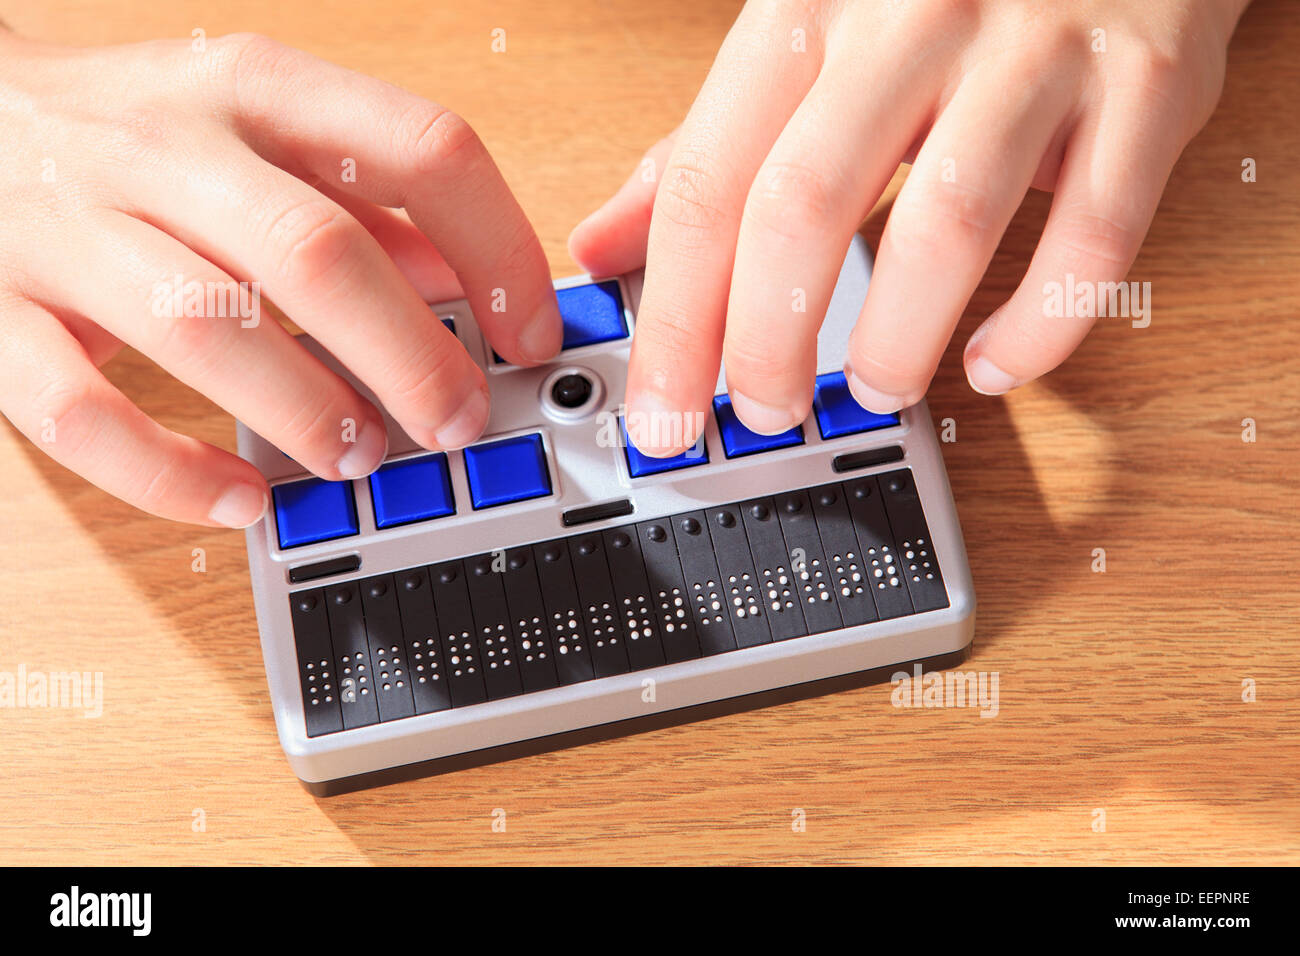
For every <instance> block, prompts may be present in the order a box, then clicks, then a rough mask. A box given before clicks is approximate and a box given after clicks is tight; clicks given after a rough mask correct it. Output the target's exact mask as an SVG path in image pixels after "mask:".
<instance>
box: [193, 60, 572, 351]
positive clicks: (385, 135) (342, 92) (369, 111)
mask: <svg viewBox="0 0 1300 956" xmlns="http://www.w3.org/2000/svg"><path fill="white" fill-rule="evenodd" d="M220 42H221V43H225V44H226V47H225V48H226V49H227V50H228V52H227V53H226V54H225V57H226V59H225V62H224V63H223V65H222V66H221V69H220V70H219V71H218V75H219V76H220V77H221V78H222V81H221V89H222V94H221V98H222V100H223V105H224V106H225V108H226V110H227V111H228V113H229V114H230V115H231V116H232V118H233V120H234V122H235V124H236V126H237V127H238V128H239V131H240V134H241V136H242V137H243V138H244V140H245V141H246V142H247V143H248V144H249V145H250V146H252V147H253V149H255V150H257V151H258V152H259V153H260V154H261V155H262V156H263V157H264V158H266V159H267V160H269V161H270V162H273V163H275V164H276V165H277V166H280V167H281V168H283V169H286V170H288V171H289V172H292V173H294V174H295V175H300V176H303V177H304V178H307V179H309V180H310V179H312V178H318V179H319V180H320V181H322V182H325V183H328V184H329V185H330V186H331V187H333V188H336V189H340V190H343V191H345V192H348V193H352V194H354V195H357V196H360V197H361V198H363V199H366V200H369V201H370V202H374V203H378V204H379V205H382V206H392V207H398V206H400V207H404V208H405V209H406V210H407V212H408V213H409V214H410V216H411V220H412V221H413V222H414V223H415V224H416V225H417V226H418V227H419V228H420V230H421V231H422V232H423V233H424V234H425V235H427V236H428V237H429V238H430V239H431V240H432V241H433V243H434V245H435V246H437V248H438V251H439V252H441V253H442V255H443V257H444V258H445V259H446V261H447V263H448V264H449V265H450V266H451V268H452V269H453V270H454V271H455V273H456V275H457V277H458V278H459V279H460V284H461V286H462V288H464V290H465V296H466V299H467V300H468V301H469V304H470V308H471V310H472V311H473V313H474V317H475V319H476V320H477V321H478V324H479V326H480V328H482V329H483V332H484V334H485V335H486V336H487V338H488V340H489V341H490V342H491V343H492V345H493V346H494V347H495V348H496V350H497V352H499V353H500V354H501V355H502V356H503V357H505V358H506V359H507V360H508V361H510V362H513V363H515V364H520V365H535V364H537V363H538V362H543V361H545V360H547V359H549V358H551V357H552V356H553V355H555V354H556V353H557V352H558V351H559V349H560V342H561V338H562V330H561V324H560V314H559V309H558V307H557V305H556V301H555V293H554V291H553V289H552V287H551V273H550V267H549V266H548V265H547V263H546V256H545V255H544V254H543V252H542V245H541V242H540V241H539V240H538V238H537V234H536V233H535V232H534V231H533V227H532V225H531V224H530V223H529V222H528V219H527V217H526V216H525V215H524V212H523V209H521V208H520V206H519V203H518V201H517V200H516V199H515V197H514V194H513V193H512V192H511V191H510V187H509V186H507V185H506V182H505V179H504V177H502V175H501V171H500V170H499V169H498V168H497V166H496V164H495V163H494V162H493V161H492V158H491V156H489V155H488V152H487V149H486V147H485V146H484V145H483V142H482V140H480V139H479V138H478V136H477V134H475V132H474V131H473V129H471V128H470V126H469V124H468V123H466V122H465V120H463V119H461V118H460V117H459V116H457V115H456V114H455V113H453V112H452V111H451V110H449V109H447V108H446V107H443V106H439V105H438V104H436V103H433V102H430V101H429V100H426V99H424V98H422V97H419V96H416V95H415V94H413V93H409V92H407V91H406V90H402V89H400V88H398V87H396V86H393V85H392V84H390V83H385V82H383V81H382V80H378V79H375V78H373V77H369V76H365V75H362V74H359V73H354V72H352V71H351V70H347V69H344V68H343V67H340V66H336V65H334V64H332V63H328V62H326V61H324V60H320V59H318V58H316V57H314V56H311V55H310V54H307V53H303V52H302V51H300V50H295V49H292V48H290V47H286V46H283V45H281V44H279V43H276V42H274V41H271V40H268V39H266V38H265V37H260V36H235V37H229V38H223V40H222V41H220Z"/></svg>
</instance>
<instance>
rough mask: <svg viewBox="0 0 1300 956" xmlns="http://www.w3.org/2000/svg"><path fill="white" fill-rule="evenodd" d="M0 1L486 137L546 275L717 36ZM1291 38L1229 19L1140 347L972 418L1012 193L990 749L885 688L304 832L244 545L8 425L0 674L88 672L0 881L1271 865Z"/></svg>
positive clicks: (985, 561)
mask: <svg viewBox="0 0 1300 956" xmlns="http://www.w3.org/2000/svg"><path fill="white" fill-rule="evenodd" d="M0 6H3V7H5V9H4V11H3V13H2V15H3V16H4V17H5V19H7V20H9V21H10V22H11V23H12V24H13V25H14V26H15V27H16V28H17V29H19V30H21V31H24V32H27V33H30V34H32V35H35V36H40V37H43V38H47V39H52V40H61V41H68V42H77V43H86V44H99V43H116V42H126V41H132V40H139V39H146V38H153V37H159V36H178V37H183V36H188V35H189V34H190V31H191V30H192V29H194V28H195V27H202V28H204V29H205V30H207V31H208V33H209V35H213V36H215V35H217V34H220V33H223V32H229V31H234V30H256V31H259V32H264V33H268V34H271V35H273V36H275V37H277V38H278V39H280V40H282V41H284V42H286V43H290V44H293V45H296V46H300V47H303V48H306V49H308V50H310V51H312V52H314V53H316V54H319V55H320V56H323V57H326V58H329V59H332V60H335V61H337V62H340V63H342V64H344V65H346V66H349V67H353V68H356V69H360V70H365V71H367V72H370V73H374V74H377V75H379V76H381V77H383V78H385V79H388V80H391V81H393V82H396V83H399V84H402V85H404V86H406V87H409V88H411V89H413V90H416V91H418V92H420V93H422V94H425V95H428V96H430V97H433V98H437V99H439V100H440V101H442V102H444V103H446V104H448V105H450V106H452V107H453V108H455V109H457V110H458V111H460V112H461V113H463V114H464V115H465V116H466V117H467V118H468V119H469V120H470V121H471V122H472V123H473V124H474V125H475V126H476V128H477V129H478V130H479V131H480V132H481V134H482V135H483V137H484V139H485V140H486V141H487V143H488V145H489V147H490V148H491V149H492V150H493V152H494V154H495V155H496V157H497V159H498V161H499V162H500V164H501V166H502V168H503V169H504V171H505V174H506V177H507V179H508V180H509V182H510V183H511V185H512V186H513V187H514V188H515V189H516V190H517V192H518V194H519V196H520V199H521V202H522V203H523V206H524V208H525V209H526V210H527V212H528V213H529V215H530V216H531V217H532V219H533V221H534V222H535V223H536V226H537V229H538V232H539V233H540V234H541V236H542V239H543V242H544V244H545V247H546V251H547V254H548V256H549V257H550V260H551V262H552V264H553V266H554V269H555V273H556V275H564V274H568V273H570V272H572V271H575V270H574V267H573V264H572V262H571V261H570V259H569V257H568V255H567V253H566V251H565V245H564V242H565V237H566V236H567V234H568V230H569V229H570V228H571V227H572V225H573V224H574V223H576V222H577V221H578V220H579V219H580V218H582V217H583V216H584V215H585V214H586V213H587V212H588V211H590V210H591V209H592V208H594V207H595V205H596V204H597V203H598V202H599V201H601V200H602V199H603V198H604V197H605V196H606V195H607V194H609V193H610V192H611V191H612V190H613V189H615V188H616V187H617V185H618V184H619V183H621V182H622V180H623V178H624V177H625V176H626V175H627V174H628V173H629V172H630V171H631V170H632V169H633V168H635V164H636V161H637V159H638V157H639V156H640V153H641V151H642V149H644V148H645V147H646V146H648V145H649V144H650V143H652V142H653V141H654V140H655V139H657V138H658V137H660V136H662V135H663V134H664V133H666V132H667V131H668V130H670V129H671V128H672V127H673V126H674V125H675V123H676V122H677V121H678V119H679V118H680V116H681V115H682V114H683V113H684V111H685V110H686V108H687V107H688V106H689V104H690V102H691V99H692V98H693V95H694V93H695V91H696V89H697V87H698V84H699V82H700V81H701V79H702V78H703V76H704V74H705V72H706V71H707V69H708V65H709V63H710V60H711V57H712V54H713V52H714V50H715V49H716V47H717V44H718V43H719V41H720V40H721V38H722V36H723V35H724V33H725V31H726V29H727V26H728V24H729V22H730V20H731V18H732V16H733V15H734V12H735V9H736V8H737V4H735V3H714V2H700V0H670V2H661V3H653V4H647V3H640V2H628V0H618V2H604V3H597V2H594V0H562V2H556V3H551V4H534V3H527V2H522V0H520V2H512V3H475V4H463V3H454V4H453V3H446V4H438V3H431V2H428V0H386V2H382V3H374V4H361V3H355V2H352V0H348V2H334V0H312V2H310V3H307V2H298V0H292V2H284V3H277V4H267V3H264V2H261V0H256V2H254V0H205V2H195V0H182V2H171V3H167V4H155V3H148V2H142V0H137V2H128V0H121V2H114V3H109V2H89V0H82V2H76V0H46V2H44V3H42V4H40V5H39V6H37V5H21V4H3V5H0ZM1288 6H1289V4H1288V3H1287V2H1286V0H1260V2H1257V3H1256V4H1255V5H1254V6H1253V7H1252V8H1251V9H1250V10H1248V11H1247V13H1246V15H1245V18H1244V20H1243V23H1242V25H1241V27H1240V29H1239V31H1238V34H1237V36H1236V38H1235V39H1234V41H1233V45H1232V50H1231V57H1230V65H1229V70H1228V78H1227V86H1226V89H1225V92H1224V95H1223V99H1222V102H1221V104H1220V106H1219V108H1218V111H1217V112H1216V114H1215V116H1214V118H1213V119H1212V120H1211V122H1210V124H1209V126H1208V127H1207V128H1206V130H1205V131H1204V132H1203V133H1202V134H1201V135H1200V136H1199V137H1198V138H1197V139H1196V140H1195V141H1194V142H1193V143H1192V144H1191V146H1190V147H1189V148H1188V150H1187V152H1186V153H1185V155H1184V156H1183V158H1182V160H1181V162H1180V163H1179V164H1178V167H1177V169H1176V170H1175V171H1174V174H1173V177H1172V179H1171V181H1170V183H1169V187H1168V191H1167V192H1166V194H1165V197H1164V200H1163V202H1162V204H1161V207H1160V212H1159V215H1158V217H1157V219H1156V222H1155V225H1154V226H1153V228H1152V230H1151V233H1150V236H1149V237H1148V239H1147V242H1146V245H1145V247H1144V249H1143V252H1142V254H1141V257H1140V259H1139V260H1138V262H1137V264H1136V265H1135V266H1134V269H1133V272H1132V275H1131V278H1134V279H1137V280H1149V281H1150V282H1151V283H1152V286H1153V296H1154V314H1153V321H1152V324H1151V326H1150V328H1147V329H1141V330H1139V329H1133V328H1131V327H1130V326H1129V325H1128V323H1127V322H1124V321H1116V320H1106V321H1103V322H1101V323H1100V324H1099V326H1098V327H1097V329H1096V330H1095V331H1094V332H1093V334H1092V335H1091V337H1090V338H1089V339H1088V340H1087V342H1086V343H1085V344H1084V345H1083V347H1082V348H1081V349H1080V350H1079V352H1078V353H1077V354H1076V355H1075V356H1074V357H1073V358H1072V359H1071V360H1070V361H1069V362H1068V363H1067V364H1066V365H1065V366H1063V367H1062V368H1061V369H1059V370H1058V371H1057V372H1055V373H1053V374H1052V375H1050V376H1048V377H1047V378H1046V379H1044V380H1043V381H1041V382H1038V383H1035V384H1033V385H1030V386H1029V387H1026V388H1024V389H1022V390H1020V391H1018V392H1016V393H1014V394H1013V395H1011V396H1009V397H1007V398H1006V399H987V398H982V397H980V396H978V395H975V394H974V393H972V392H971V391H970V389H969V388H968V387H967V385H966V382H965V378H964V376H963V374H962V370H961V362H960V358H961V350H960V347H961V344H962V343H964V341H965V339H966V337H967V336H968V335H969V334H970V332H971V331H972V330H973V329H974V327H975V325H976V324H977V323H978V322H979V320H980V319H981V318H982V317H983V316H985V315H987V314H988V313H989V312H990V311H991V310H992V309H993V308H995V307H996V306H997V305H998V304H999V303H1000V302H1001V301H1003V300H1004V298H1005V297H1006V296H1007V295H1009V294H1010V292H1011V291H1012V289H1013V288H1014V287H1015V285H1016V283H1017V282H1018V281H1019V278H1020V276H1021V275H1022V274H1023V272H1024V269H1025V266H1026V264H1027V262H1028V257H1029V255H1030V253H1031V251H1032V249H1033V246H1034V243H1035V240H1036V237H1037V234H1038V232H1039V229H1040V228H1041V225H1042V223H1043V221H1044V218H1045V216H1046V210H1047V203H1048V199H1047V197H1045V196H1042V195H1034V196H1031V197H1030V198H1029V199H1028V200H1027V201H1026V202H1025V204H1024V207H1023V208H1022V210H1021V211H1020V213H1019V215H1018V216H1017V217H1016V219H1015V222H1014V224H1013V225H1012V227H1011V229H1010V231H1009V233H1008V235H1007V237H1006V239H1005V240H1004V242H1003V243H1002V246H1001V249H1000V251H999V252H998V254H997V256H996V258H995V260H994V262H993V265H992V267H991V269H990V271H989V274H988V276H987V277H986V279H985V281H984V283H983V285H982V286H981V288H980V290H979V292H978V293H977V294H976V296H975V298H974V300H973V301H972V303H971V305H970V308H969V310H968V313H967V316H966V318H965V319H964V321H963V324H962V328H961V330H960V331H959V333H958V337H957V339H956V340H955V341H956V344H955V345H954V346H953V347H951V348H950V349H949V351H948V354H947V355H946V357H945V359H944V362H943V365H942V367H941V369H940V371H939V374H938V377H937V378H936V380H935V383H934V386H933V389H932V391H931V398H930V401H931V408H932V411H933V413H934V417H935V419H936V421H938V420H941V419H945V418H951V419H953V420H954V421H955V423H956V428H957V441H956V442H955V443H953V444H949V445H946V446H945V454H946V457H947V462H948V469H949V474H950V476H951V479H952V484H953V490H954V494H955V496H956V499H957V503H958V508H959V511H960V514H961V518H962V524H963V527H964V530H965V534H966V539H967V543H968V545H969V551H970V560H971V565H972V567H973V569H974V576H975V584H976V590H977V593H978V595H979V600H980V609H979V621H978V628H977V634H976V645H975V652H974V655H973V658H972V660H971V662H970V663H969V664H968V667H969V668H972V669H979V670H985V671H997V672H998V673H999V675H1000V690H1001V707H1000V713H999V714H998V716H997V717H996V718H994V719H981V718H980V717H979V715H978V712H977V711H974V710H960V709H947V710H903V709H896V708H894V707H892V706H891V704H890V692H889V688H888V687H876V688H869V689H864V690H860V691H854V692H849V693H842V694H837V695H834V696H830V697H825V698H821V699H818V700H813V701H807V702H803V703H798V704H791V705H786V706H782V707H777V708H773V709H770V710H764V711H758V712H754V713H750V714H745V715H739V716H735V717H730V718H725V719H720V720H714V721H709V722H707V723H702V724H696V725H691V726H687V727H680V728H675V729H672V730H665V731H662V732H657V733H651V734H646V735H643V736H638V737H633V738H628V739H623V740H619V741H612V742H607V743H602V744H597V745H593V746H588V747H584V748H580V749H576V750H570V751H566V752H562V753H555V754H548V755H544V756H539V757H533V758H529V759H525V760H519V761H515V762H512V763H508V764H503V765H498V766H493V767H486V768H482V769H478V770H472V771H466V772H462V773H458V774H454V775H451V776H444V777H440V778H434V779H430V780H425V781H419V782H416V783H410V784H402V785H399V786H394V787H389V788H385V789H383V790H379V791H371V792H366V793H360V794H354V795H350V796H344V797H339V798H334V799H331V800H328V801H317V800H315V799H313V798H312V797H310V796H309V795H308V794H306V793H305V792H304V791H303V790H302V789H301V788H300V787H299V785H298V784H297V782H296V781H295V779H294V777H293V775H292V774H291V773H290V771H289V769H288V767H287V765H286V764H285V761H284V760H283V758H282V755H281V753H280V750H279V746H278V743H277V741H276V735H275V728H274V726H273V723H272V719H271V712H270V706H269V703H268V700H267V690H266V682H265V678H264V675H263V673H262V667H261V660H260V653H259V649H258V644H257V632H256V624H255V620H254V615H253V607H252V600H251V596H250V592H249V584H248V572H247V567H246V563H245V555H244V545H243V538H242V536H241V535H240V534H239V533H236V532H218V531H209V530H203V529H195V528H189V527H181V526H175V525H169V524H166V523H164V522H162V521H159V520H155V519H152V518H149V517H147V516H145V515H143V514H138V513H136V512H134V511H132V510H131V509H130V508H128V507H126V506H125V505H123V504H120V503H118V502H117V501H115V500H112V499H110V498H108V497H107V496H105V495H104V494H102V493H100V492H99V491H98V490H96V489H94V488H92V487H90V486H89V485H87V484H86V483H85V482H83V481H82V480H81V479H79V478H77V477H75V476H73V475H71V474H69V473H66V472H64V471H62V470H60V469H59V468H58V467H57V466H55V465H54V464H53V463H52V462H50V461H49V460H48V459H46V458H45V457H44V456H43V455H42V454H41V453H40V452H39V451H37V450H35V449H34V448H32V447H31V446H29V445H28V444H27V443H26V442H25V440H24V439H22V437H21V436H19V435H18V434H17V433H16V432H15V431H14V430H13V429H11V428H9V427H8V426H7V425H4V426H0V528H3V535H4V540H3V542H2V543H0V670H5V669H13V668H15V667H16V666H17V665H18V664H19V663H24V664H26V665H27V666H28V667H29V668H32V669H43V670H66V669H70V668H76V669H79V670H87V671H102V672H103V673H104V675H105V691H104V693H105V704H104V714H103V716H102V717H101V718H99V719H85V718H83V717H81V716H80V715H78V714H77V713H75V712H67V711H54V710H46V711H36V710H0V759H2V760H3V768H4V769H3V773H0V863H20V862H21V863H45V864H50V863H60V864H62V863H118V864H122V863H199V864H203V863H260V862H303V863H395V862H427V863H523V862H545V863H564V864H568V863H590V862H604V863H611V862H621V863H629V864H647V863H663V862H679V863H681V862H690V863H703V862H719V863H721V862H727V863H757V862H814V861H816V862H871V863H919V862H947V863H960V862H969V863H1046V862H1078V863H1090V864H1102V863H1126V864H1127V863H1292V864H1294V863H1297V862H1300V783H1298V782H1297V778H1300V757H1298V755H1297V744H1296V734H1297V731H1298V730H1300V677H1298V676H1297V672H1298V671H1300V652H1298V651H1297V647H1296V636H1297V618H1298V612H1300V594H1298V591H1300V589H1298V588H1297V585H1296V579H1295V575H1296V569H1297V566H1300V543H1297V535H1296V518H1297V513H1296V512H1297V505H1296V497H1297V494H1296V493H1297V478H1296V472H1297V466H1300V454H1298V452H1300V428H1298V427H1297V421H1298V416H1300V370H1298V369H1300V366H1298V361H1297V354H1298V353H1300V321H1298V319H1297V312H1298V311H1300V288H1298V284H1300V283H1298V280H1297V276H1300V210H1298V208H1297V198H1298V197H1300V168H1298V167H1297V161H1296V157H1297V156H1300V132H1298V131H1297V127H1296V123H1295V115H1296V110H1295V99H1296V95H1297V90H1300V82H1298V81H1300V61H1297V60H1296V58H1295V56H1294V50H1295V49H1296V47H1297V46H1300V22H1297V20H1296V18H1295V17H1294V10H1288V9H1287V8H1288ZM493 27H504V28H505V29H506V30H507V37H508V51H507V52H506V53H505V54H493V53H491V52H490V50H489V34H490V30H491V29H492V28H493ZM1247 156H1249V157H1253V158H1254V159H1256V160H1257V162H1258V170H1259V177H1258V182H1256V183H1254V184H1245V183H1243V182H1242V181H1241V178H1240V166H1241V160H1242V158H1243V157H1247ZM895 185H896V184H895ZM880 222H881V216H880V215H879V214H877V215H876V216H874V217H873V220H872V222H871V223H870V224H869V226H868V229H867V232H868V235H869V236H870V237H871V239H872V241H873V243H874V241H875V239H876V238H878V236H879V231H880ZM108 371H109V374H110V377H111V378H112V379H113V380H114V381H115V382H117V383H118V384H119V385H121V387H123V388H124V389H125V390H126V391H127V392H128V393H129V394H130V395H132V396H133V397H134V398H136V399H137V400H138V401H139V402H140V404H141V405H142V406H143V407H144V408H145V409H146V410H147V411H148V412H149V413H150V414H152V415H154V416H156V417H157V418H158V419H160V420H161V421H162V422H163V423H164V424H166V425H168V426H169V427H172V428H175V429H177V430H179V431H182V432H187V433H189V434H192V435H196V436H198V437H200V438H203V439H205V440H207V441H211V442H214V443H216V444H218V445H221V446H223V447H227V448H232V449H233V447H234V427H233V424H232V422H231V421H230V420H229V418H228V417H227V416H225V415H224V414H223V413H221V412H220V411H219V410H218V409H216V408H215V407H214V406H213V405H211V404H210V403H209V402H208V401H206V400H205V399H203V398H201V397H199V396H196V395H194V394H193V393H191V392H189V391H188V390H187V389H185V388H184V387H182V386H180V385H178V384H177V383H175V382H174V381H171V380H169V379H168V378H167V377H166V376H165V375H163V374H162V373H161V372H159V370H158V369H157V368H155V367H154V366H153V365H152V364H151V363H150V362H148V361H147V360H145V359H143V358H141V357H140V356H138V355H135V354H131V353H128V354H124V355H123V356H120V357H119V358H118V359H116V360H115V361H114V362H113V363H111V365H110V366H109V367H108ZM0 374H2V373H0ZM1247 417H1250V418H1253V419H1255V420H1256V422H1257V423H1258V441H1257V442H1256V443H1254V444H1247V443H1244V442H1243V441H1242V437H1241V431H1242V424H1241V423H1242V420H1243V419H1244V418H1247ZM194 548H203V549H205V551H206V556H207V571H206V573H202V574H197V573H193V572H192V571H191V560H192V559H191V553H192V549H194ZM1094 548H1105V550H1106V556H1107V571H1106V573H1104V574H1098V573H1093V572H1092V571H1091V564H1092V552H1093V549H1094ZM1246 678H1252V679H1254V680H1255V681H1256V682H1257V688H1258V699H1257V700H1256V701H1255V702H1254V703H1243V702H1242V699H1241V686H1242V681H1243V679H1246ZM496 808H502V809H505V810H506V811H507V814H508V816H507V821H508V825H507V829H506V832H504V833H494V832H492V830H491V826H490V824H491V820H492V816H491V814H492V811H493V810H494V809H496ZM796 808H801V809H803V810H804V811H805V812H806V814H807V830H806V832H802V833H796V832H792V827H791V814H792V811H793V810H794V809H796ZM1096 808H1104V809H1105V811H1106V814H1107V827H1106V832H1104V833H1097V832H1093V829H1092V822H1093V810H1094V809H1096ZM196 809H201V810H202V811H203V812H204V814H205V818H206V830H205V831H204V832H194V830H193V828H192V826H191V821H192V819H193V813H194V811H195V810H196Z"/></svg>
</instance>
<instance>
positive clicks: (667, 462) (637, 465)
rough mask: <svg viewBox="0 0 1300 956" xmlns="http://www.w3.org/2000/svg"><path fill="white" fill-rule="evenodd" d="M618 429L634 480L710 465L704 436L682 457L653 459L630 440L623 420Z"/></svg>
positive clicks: (619, 421) (628, 470) (628, 467)
mask: <svg viewBox="0 0 1300 956" xmlns="http://www.w3.org/2000/svg"><path fill="white" fill-rule="evenodd" d="M618 428H619V433H620V434H621V435H622V438H623V453H624V454H625V455H627V473H628V474H629V475H631V476H632V477H633V478H645V477H646V476H647V475H658V474H662V473H663V472H665V471H676V470H677V469H678V468H690V467H691V466H693V465H707V464H708V463H709V449H708V446H707V445H705V443H704V436H703V435H701V436H700V440H699V441H697V442H696V443H695V445H694V447H691V448H688V449H686V450H685V451H684V452H682V453H681V454H680V455H674V456H673V457H671V458H652V457H650V456H649V455H643V454H641V451H640V450H639V449H638V448H637V447H636V446H635V445H633V444H632V442H631V441H630V440H629V439H628V437H627V425H626V424H625V423H624V422H623V419H621V418H620V419H619V420H618Z"/></svg>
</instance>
